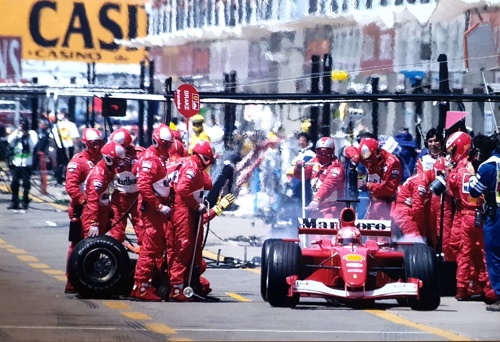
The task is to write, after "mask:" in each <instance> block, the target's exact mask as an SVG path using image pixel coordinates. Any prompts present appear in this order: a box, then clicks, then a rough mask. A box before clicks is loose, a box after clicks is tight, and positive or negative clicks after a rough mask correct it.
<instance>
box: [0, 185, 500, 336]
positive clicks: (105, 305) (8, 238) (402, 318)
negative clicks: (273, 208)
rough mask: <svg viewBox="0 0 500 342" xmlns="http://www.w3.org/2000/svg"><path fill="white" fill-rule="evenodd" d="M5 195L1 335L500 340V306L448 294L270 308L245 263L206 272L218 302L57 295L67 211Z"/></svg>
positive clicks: (1, 198)
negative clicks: (18, 207)
mask: <svg viewBox="0 0 500 342" xmlns="http://www.w3.org/2000/svg"><path fill="white" fill-rule="evenodd" d="M8 198H9V196H8V195H5V194H1V195H0V220H1V221H0V222H1V225H0V341H28V340H37V341H164V340H343V341H344V340H419V341H424V340H466V339H477V340H498V339H499V338H500V325H499V324H498V319H499V318H500V316H499V314H498V313H490V312H487V311H485V310H484V304H482V303H474V302H469V303H457V302H456V301H455V300H454V299H453V298H444V299H443V300H442V305H441V306H440V307H439V309H438V310H437V311H434V312H414V311H411V310H410V309H409V308H402V307H399V306H397V304H396V303H395V301H386V302H384V303H381V304H377V305H376V306H375V307H374V308H372V309H370V310H353V309H351V308H348V307H345V306H327V305H326V303H325V301H324V300H309V301H306V300H304V299H302V300H301V303H300V304H299V305H298V306H297V308H295V309H283V308H272V307H270V306H269V305H268V304H267V303H265V302H263V301H262V299H261V298H260V292H259V291H260V290H259V274H258V273H257V272H251V271H249V270H243V269H214V268H211V269H208V271H207V273H206V275H207V278H208V279H209V280H210V281H211V283H212V288H213V289H214V292H213V295H214V296H215V297H217V298H219V299H220V302H208V303H171V302H169V303H164V302H163V303H144V302H132V301H129V300H128V299H120V300H88V299H87V300H83V299H78V298H77V297H76V296H74V295H68V294H64V293H63V288H64V284H65V276H64V268H65V260H66V253H67V246H68V242H67V225H68V221H67V214H66V213H65V212H57V211H56V209H54V207H52V206H50V205H47V204H42V203H32V204H31V207H32V208H31V209H29V210H28V211H26V212H23V211H16V212H14V211H8V210H7V209H6V207H7V205H8ZM223 220H230V219H225V218H220V221H223ZM218 224H224V222H220V223H218ZM226 224H227V222H226ZM254 271H255V270H254ZM306 304H308V305H306Z"/></svg>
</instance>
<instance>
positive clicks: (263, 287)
mask: <svg viewBox="0 0 500 342" xmlns="http://www.w3.org/2000/svg"><path fill="white" fill-rule="evenodd" d="M279 241H281V239H267V240H265V241H264V243H263V244H262V251H261V256H260V295H261V296H262V299H264V301H265V302H267V261H268V258H269V250H270V249H271V245H272V244H273V243H276V242H279Z"/></svg>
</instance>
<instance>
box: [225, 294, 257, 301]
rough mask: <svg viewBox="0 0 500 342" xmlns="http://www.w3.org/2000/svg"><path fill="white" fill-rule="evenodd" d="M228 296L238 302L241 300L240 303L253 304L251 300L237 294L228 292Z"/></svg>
mask: <svg viewBox="0 0 500 342" xmlns="http://www.w3.org/2000/svg"><path fill="white" fill-rule="evenodd" d="M226 294H227V295H228V296H229V297H231V298H234V299H236V300H239V301H240V302H251V300H250V299H248V298H245V297H243V296H241V295H239V294H237V293H234V292H226Z"/></svg>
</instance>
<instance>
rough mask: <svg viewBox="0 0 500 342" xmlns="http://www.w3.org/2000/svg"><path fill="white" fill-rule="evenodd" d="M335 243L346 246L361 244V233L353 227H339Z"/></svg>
mask: <svg viewBox="0 0 500 342" xmlns="http://www.w3.org/2000/svg"><path fill="white" fill-rule="evenodd" d="M337 244H338V245H340V246H347V245H351V244H352V245H361V244H362V239H361V233H360V232H359V230H358V229H357V228H354V227H346V228H341V229H339V231H338V232H337Z"/></svg>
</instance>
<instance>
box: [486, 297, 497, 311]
mask: <svg viewBox="0 0 500 342" xmlns="http://www.w3.org/2000/svg"><path fill="white" fill-rule="evenodd" d="M486 311H494V312H500V300H497V301H496V302H495V303H493V304H490V305H486Z"/></svg>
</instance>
